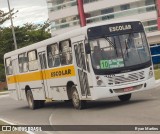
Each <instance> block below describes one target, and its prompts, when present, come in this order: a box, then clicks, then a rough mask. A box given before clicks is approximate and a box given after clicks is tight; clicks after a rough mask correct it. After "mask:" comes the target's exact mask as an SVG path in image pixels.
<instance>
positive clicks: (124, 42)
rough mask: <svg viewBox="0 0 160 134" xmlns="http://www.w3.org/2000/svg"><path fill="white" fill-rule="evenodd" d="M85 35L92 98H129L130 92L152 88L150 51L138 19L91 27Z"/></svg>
mask: <svg viewBox="0 0 160 134" xmlns="http://www.w3.org/2000/svg"><path fill="white" fill-rule="evenodd" d="M87 35H88V43H87V45H86V48H87V50H88V52H87V53H88V54H89V55H90V58H91V65H92V68H91V75H92V79H93V87H92V89H90V90H91V94H92V99H93V100H97V99H104V98H107V97H113V96H118V97H119V99H120V100H121V101H128V100H130V98H131V93H133V92H138V91H143V90H148V89H152V88H153V87H154V84H155V78H154V72H153V66H152V61H151V54H150V50H149V46H148V42H147V38H146V34H145V31H144V28H143V25H142V23H141V22H139V21H133V22H124V23H116V24H109V25H102V26H97V27H92V28H88V31H87Z"/></svg>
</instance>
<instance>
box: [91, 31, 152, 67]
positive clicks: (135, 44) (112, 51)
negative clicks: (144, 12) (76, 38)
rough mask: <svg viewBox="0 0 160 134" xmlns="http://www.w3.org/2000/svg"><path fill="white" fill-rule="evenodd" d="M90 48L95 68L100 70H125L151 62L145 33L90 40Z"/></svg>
mask: <svg viewBox="0 0 160 134" xmlns="http://www.w3.org/2000/svg"><path fill="white" fill-rule="evenodd" d="M90 47H91V59H92V65H93V68H94V69H98V70H110V69H117V68H124V67H129V66H133V65H139V64H142V63H146V62H148V61H150V60H151V58H150V53H149V48H148V44H147V40H146V36H145V33H144V32H132V33H129V34H122V35H116V36H105V37H103V38H98V39H95V40H90Z"/></svg>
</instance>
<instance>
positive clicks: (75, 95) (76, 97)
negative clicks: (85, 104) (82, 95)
mask: <svg viewBox="0 0 160 134" xmlns="http://www.w3.org/2000/svg"><path fill="white" fill-rule="evenodd" d="M72 100H73V104H74V105H75V106H76V107H77V106H79V96H78V93H77V92H76V91H74V92H73V96H72Z"/></svg>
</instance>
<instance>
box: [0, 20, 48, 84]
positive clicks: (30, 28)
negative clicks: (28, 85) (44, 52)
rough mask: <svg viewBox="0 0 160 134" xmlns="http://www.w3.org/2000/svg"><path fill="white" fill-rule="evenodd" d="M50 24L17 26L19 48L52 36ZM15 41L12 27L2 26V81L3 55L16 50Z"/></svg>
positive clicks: (0, 32) (0, 62) (0, 29)
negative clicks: (49, 29) (49, 28)
mask: <svg viewBox="0 0 160 134" xmlns="http://www.w3.org/2000/svg"><path fill="white" fill-rule="evenodd" d="M48 27H49V24H48V23H47V22H45V23H44V24H31V23H27V24H25V25H23V26H21V27H20V26H16V27H15V35H16V40H17V45H18V48H21V47H24V46H27V45H31V44H33V43H36V42H39V41H42V40H45V39H47V38H50V37H51V33H50V32H49V31H48V30H47V28H48ZM13 44H14V41H13V36H12V30H11V27H3V28H2V27H0V81H2V80H3V78H4V69H3V56H4V54H5V53H7V52H10V51H12V50H14V45H13ZM1 68H2V69H1Z"/></svg>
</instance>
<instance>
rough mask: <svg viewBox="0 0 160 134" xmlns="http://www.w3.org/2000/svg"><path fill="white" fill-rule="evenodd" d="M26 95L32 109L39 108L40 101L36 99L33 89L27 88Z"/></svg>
mask: <svg viewBox="0 0 160 134" xmlns="http://www.w3.org/2000/svg"><path fill="white" fill-rule="evenodd" d="M26 97H27V101H28V106H29V108H30V109H33V110H34V109H37V108H39V101H37V100H34V98H33V95H32V91H31V90H27V94H26Z"/></svg>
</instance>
